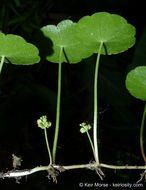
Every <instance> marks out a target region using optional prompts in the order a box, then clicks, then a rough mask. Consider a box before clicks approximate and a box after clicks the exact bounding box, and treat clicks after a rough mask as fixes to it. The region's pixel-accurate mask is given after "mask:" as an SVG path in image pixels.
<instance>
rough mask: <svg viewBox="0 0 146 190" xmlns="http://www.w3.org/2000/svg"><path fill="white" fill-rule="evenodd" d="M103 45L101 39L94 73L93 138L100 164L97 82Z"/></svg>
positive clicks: (96, 158)
mask: <svg viewBox="0 0 146 190" xmlns="http://www.w3.org/2000/svg"><path fill="white" fill-rule="evenodd" d="M102 46H103V42H102V41H101V43H100V46H99V51H98V55H97V60H96V66H95V75H94V121H93V140H94V150H95V161H96V163H97V164H99V154H98V142H97V127H98V126H97V119H98V101H97V99H98V96H97V95H98V92H97V84H98V68H99V60H100V54H101V48H102Z"/></svg>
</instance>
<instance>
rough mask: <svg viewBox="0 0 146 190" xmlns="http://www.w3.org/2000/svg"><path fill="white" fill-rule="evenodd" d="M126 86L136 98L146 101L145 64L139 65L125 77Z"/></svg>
mask: <svg viewBox="0 0 146 190" xmlns="http://www.w3.org/2000/svg"><path fill="white" fill-rule="evenodd" d="M126 88H127V89H128V90H129V92H130V94H131V95H132V96H134V97H136V98H139V99H141V100H144V101H146V66H139V67H136V68H135V69H133V70H132V71H130V72H129V73H128V74H127V77H126Z"/></svg>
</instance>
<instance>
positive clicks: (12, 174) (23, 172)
mask: <svg viewBox="0 0 146 190" xmlns="http://www.w3.org/2000/svg"><path fill="white" fill-rule="evenodd" d="M53 167H54V168H55V169H58V170H59V169H60V168H63V169H65V170H73V169H84V168H86V169H93V168H95V169H96V168H97V167H103V168H108V169H114V170H115V169H121V170H146V166H128V165H125V166H116V165H108V164H103V163H101V164H99V165H96V164H79V165H71V166H60V165H53ZM50 168H52V166H51V165H49V166H39V167H35V168H32V169H24V170H11V171H7V172H6V173H3V172H0V179H1V178H2V179H4V178H16V177H23V176H28V175H31V174H33V173H36V172H40V171H48V170H49V169H50Z"/></svg>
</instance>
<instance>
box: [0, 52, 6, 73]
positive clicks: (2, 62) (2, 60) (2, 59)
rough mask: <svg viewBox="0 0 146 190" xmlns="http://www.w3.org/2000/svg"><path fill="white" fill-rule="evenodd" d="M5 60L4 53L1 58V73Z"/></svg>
mask: <svg viewBox="0 0 146 190" xmlns="http://www.w3.org/2000/svg"><path fill="white" fill-rule="evenodd" d="M4 60H5V56H4V55H3V56H2V58H1V63H0V73H1V71H2V67H3V64H4Z"/></svg>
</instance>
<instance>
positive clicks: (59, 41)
mask: <svg viewBox="0 0 146 190" xmlns="http://www.w3.org/2000/svg"><path fill="white" fill-rule="evenodd" d="M41 31H42V32H43V34H44V35H45V37H47V38H49V39H51V40H52V42H53V53H52V54H51V55H49V56H47V60H48V61H51V62H55V63H63V62H69V63H77V62H80V61H81V60H82V59H83V58H86V57H88V56H90V55H91V54H92V52H91V49H90V48H89V47H87V46H85V44H84V43H83V41H79V40H78V38H77V37H76V35H75V34H76V23H73V22H72V21H71V20H64V21H61V22H60V23H59V24H58V25H57V26H54V25H48V26H44V27H43V28H42V29H41ZM84 49H86V51H85V50H84Z"/></svg>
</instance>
